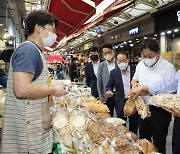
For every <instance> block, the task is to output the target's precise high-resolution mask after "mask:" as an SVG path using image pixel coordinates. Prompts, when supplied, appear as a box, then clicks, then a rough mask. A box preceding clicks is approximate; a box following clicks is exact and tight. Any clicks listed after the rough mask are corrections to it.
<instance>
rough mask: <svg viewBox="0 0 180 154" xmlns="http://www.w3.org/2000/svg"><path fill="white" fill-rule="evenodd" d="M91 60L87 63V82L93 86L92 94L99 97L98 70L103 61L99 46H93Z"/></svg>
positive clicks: (90, 54)
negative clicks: (100, 56)
mask: <svg viewBox="0 0 180 154" xmlns="http://www.w3.org/2000/svg"><path fill="white" fill-rule="evenodd" d="M88 55H89V57H90V59H91V62H90V63H87V64H86V66H85V76H86V83H87V85H88V87H91V94H92V96H94V97H95V98H98V97H99V96H98V91H97V70H98V66H99V64H100V62H101V60H100V58H99V55H100V52H99V50H98V48H97V47H91V48H90V49H89V53H88Z"/></svg>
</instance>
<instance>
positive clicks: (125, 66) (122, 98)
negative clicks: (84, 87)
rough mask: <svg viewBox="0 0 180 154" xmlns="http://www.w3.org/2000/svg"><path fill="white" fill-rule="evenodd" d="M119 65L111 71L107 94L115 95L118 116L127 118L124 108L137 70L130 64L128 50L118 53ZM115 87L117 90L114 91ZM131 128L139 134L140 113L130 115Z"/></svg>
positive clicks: (108, 95)
mask: <svg viewBox="0 0 180 154" xmlns="http://www.w3.org/2000/svg"><path fill="white" fill-rule="evenodd" d="M116 61H117V64H118V67H116V68H115V69H113V70H112V71H111V72H110V76H109V81H108V83H107V86H106V96H107V97H108V98H111V97H113V95H114V97H115V105H114V107H115V110H116V113H117V117H118V118H121V119H124V120H126V119H127V118H126V117H125V116H124V112H123V108H124V104H125V102H126V101H127V99H128V93H129V91H130V88H131V87H130V85H131V84H130V83H131V80H132V77H133V75H134V72H135V66H134V65H129V61H130V59H129V55H128V53H126V52H119V53H118V54H117V59H116ZM113 89H115V92H113ZM129 130H130V131H132V132H134V133H136V134H137V130H138V115H137V113H136V114H135V115H132V116H130V117H129Z"/></svg>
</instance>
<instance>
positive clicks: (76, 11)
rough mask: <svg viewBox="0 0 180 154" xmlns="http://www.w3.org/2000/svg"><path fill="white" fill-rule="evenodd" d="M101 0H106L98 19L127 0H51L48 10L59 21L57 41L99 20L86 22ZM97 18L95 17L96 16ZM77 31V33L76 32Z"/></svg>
mask: <svg viewBox="0 0 180 154" xmlns="http://www.w3.org/2000/svg"><path fill="white" fill-rule="evenodd" d="M103 1H106V3H104V5H107V6H105V7H103V10H100V11H101V13H100V17H103V16H104V17H105V18H104V17H103V18H101V19H100V20H101V21H102V20H105V19H106V18H108V17H110V16H112V15H114V14H116V13H117V11H119V8H118V9H117V10H111V9H112V8H113V7H114V6H115V5H117V4H119V3H121V2H127V0H111V2H110V3H109V2H108V3H107V0H73V1H72V0H51V1H50V3H49V9H48V11H49V12H50V13H52V14H54V15H55V16H56V17H57V18H58V19H59V21H60V24H59V26H58V27H57V31H56V32H57V34H58V41H59V40H61V39H62V38H64V37H68V36H69V35H71V34H77V35H78V34H81V33H82V32H81V31H79V30H80V29H81V30H83V31H84V29H83V27H87V25H88V28H90V27H91V26H93V25H94V24H96V23H98V22H100V20H97V21H96V20H94V21H95V23H94V21H93V25H92V24H88V23H86V22H87V21H88V19H90V18H91V17H92V16H94V15H95V14H96V13H97V8H98V5H102V4H103V3H102V2H103ZM128 2H130V3H128V4H129V5H130V4H133V3H135V0H128ZM96 18H97V17H96ZM76 32H78V33H76Z"/></svg>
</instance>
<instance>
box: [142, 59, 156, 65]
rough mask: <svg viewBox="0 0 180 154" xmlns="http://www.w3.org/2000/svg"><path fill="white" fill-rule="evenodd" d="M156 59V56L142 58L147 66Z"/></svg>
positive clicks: (152, 63)
mask: <svg viewBox="0 0 180 154" xmlns="http://www.w3.org/2000/svg"><path fill="white" fill-rule="evenodd" d="M156 61H157V58H156V57H154V58H152V59H148V58H143V62H144V64H145V65H146V66H148V67H151V66H153V65H154V64H155V63H156Z"/></svg>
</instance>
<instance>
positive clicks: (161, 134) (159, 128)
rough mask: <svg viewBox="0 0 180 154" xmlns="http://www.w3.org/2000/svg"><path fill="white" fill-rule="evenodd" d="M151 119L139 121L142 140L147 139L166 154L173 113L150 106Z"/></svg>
mask: <svg viewBox="0 0 180 154" xmlns="http://www.w3.org/2000/svg"><path fill="white" fill-rule="evenodd" d="M150 110H151V117H150V118H146V119H144V120H143V119H141V118H140V119H139V133H140V139H143V138H146V139H147V140H149V141H151V137H152V138H153V143H154V145H155V146H156V147H157V149H158V152H160V153H163V154H165V153H166V138H167V134H168V128H169V124H170V122H171V113H169V112H167V111H165V110H164V109H162V108H158V107H155V106H150Z"/></svg>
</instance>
